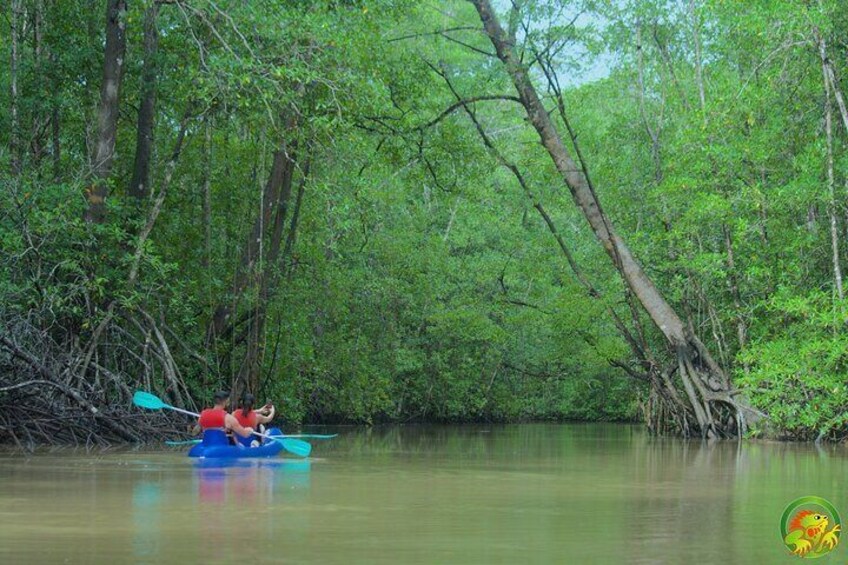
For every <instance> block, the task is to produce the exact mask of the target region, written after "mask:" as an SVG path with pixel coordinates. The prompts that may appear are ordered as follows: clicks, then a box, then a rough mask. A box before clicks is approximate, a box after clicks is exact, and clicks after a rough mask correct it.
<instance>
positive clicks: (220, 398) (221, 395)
mask: <svg viewBox="0 0 848 565" xmlns="http://www.w3.org/2000/svg"><path fill="white" fill-rule="evenodd" d="M229 397H230V393H229V392H228V391H226V390H219V391H218V392H216V393H215V397H214V398H215V404H220V403H222V402H224V401H225V400H227V399H228V398H229Z"/></svg>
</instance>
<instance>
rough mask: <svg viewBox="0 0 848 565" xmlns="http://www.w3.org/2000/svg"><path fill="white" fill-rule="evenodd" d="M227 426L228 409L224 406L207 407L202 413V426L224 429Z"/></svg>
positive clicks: (206, 428)
mask: <svg viewBox="0 0 848 565" xmlns="http://www.w3.org/2000/svg"><path fill="white" fill-rule="evenodd" d="M226 427H227V411H226V410H224V409H223V408H207V409H206V410H204V411H203V412H201V413H200V428H201V429H203V430H215V429H217V430H223V429H225V428H226Z"/></svg>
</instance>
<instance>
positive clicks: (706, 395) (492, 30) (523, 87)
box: [471, 0, 758, 437]
mask: <svg viewBox="0 0 848 565" xmlns="http://www.w3.org/2000/svg"><path fill="white" fill-rule="evenodd" d="M471 2H472V3H473V4H474V6H475V7H476V9H477V12H478V14H479V15H480V19H481V21H482V23H483V27H484V29H485V32H486V34H487V35H488V37H489V39H490V40H491V43H492V45H493V46H494V48H495V50H496V52H497V55H498V58H499V59H500V60H501V61H502V62H503V64H504V65H505V67H506V70H507V72H508V74H509V76H510V78H511V79H512V82H513V85H514V86H515V88H516V90H517V91H518V95H519V98H520V99H521V102H522V104H523V106H524V108H525V110H526V112H527V117H528V119H529V122H530V123H531V125H532V126H533V127H534V128H535V129H536V131H537V133H538V134H539V137H540V140H541V142H542V145H543V146H544V147H545V149H546V150H547V151H548V154H549V155H550V157H551V159H552V160H553V163H554V165H555V166H556V168H557V170H558V171H559V173H560V174H561V175H562V178H563V180H564V182H565V184H566V185H567V186H568V188H569V191H570V192H571V195H572V198H573V199H574V202H575V203H576V204H577V206H578V207H579V208H580V210H581V211H582V212H583V215H584V216H585V217H586V220H587V221H588V223H589V225H590V227H591V228H592V231H593V232H594V234H595V236H596V237H597V238H598V240H599V241H600V242H601V244H602V245H603V247H604V250H605V251H606V252H607V254H608V255H609V257H610V259H611V260H612V262H613V264H614V265H615V267H616V269H618V271H619V273H620V274H621V276H622V277H623V278H624V280H625V281H626V283H627V284H628V285H629V286H630V288H631V289H632V291H633V293H634V294H635V295H636V297H637V298H638V299H639V302H640V303H641V304H642V306H643V307H644V308H645V310H646V311H647V313H648V315H649V316H650V317H651V319H652V320H653V322H654V323H655V324H656V326H657V327H658V328H659V330H660V331H661V332H662V333H663V335H664V336H665V337H666V339H667V340H668V342H669V343H670V345H671V347H672V348H673V350H674V352H675V355H676V358H677V372H678V376H679V377H680V379H681V383H682V386H683V389H684V391H685V392H686V396H687V397H688V400H689V408H690V409H691V410H692V411H693V412H694V413H695V417H696V420H697V424H698V429H699V431H700V433H701V434H702V435H703V436H705V437H717V436H719V435H731V434H732V433H734V430H730V429H727V428H726V426H727V425H726V424H725V421H724V420H723V419H722V418H720V417H716V415H714V412H715V411H716V410H717V409H719V408H720V406H723V407H730V408H731V409H732V411H733V416H734V417H735V421H736V422H735V424H736V431H739V432H744V431H745V430H746V429H747V425H748V423H749V422H750V420H751V419H754V418H755V417H756V416H757V414H758V413H757V412H756V410H754V409H753V408H750V407H749V406H748V405H747V404H746V403H745V402H744V401H743V400H742V399H739V398H734V396H733V395H735V394H736V391H733V390H731V389H730V387H729V386H726V385H725V383H726V382H727V380H726V377H725V376H724V374H723V372H722V370H721V368H720V367H719V366H718V364H717V363H716V362H715V361H714V360H713V358H712V356H711V355H710V354H709V352H708V351H707V350H706V347H704V345H703V343H702V342H701V341H700V339H698V337H697V336H695V335H694V334H692V333H691V332H689V331H688V330H687V329H686V326H685V324H684V323H683V321H682V320H681V318H680V317H679V316H678V315H677V313H676V312H675V311H674V309H673V308H672V307H671V305H670V304H669V303H668V302H667V301H666V300H665V297H664V296H663V295H662V294H661V293H660V291H659V290H658V289H657V287H656V286H655V285H654V283H653V281H652V280H651V279H650V278H649V277H648V275H647V274H646V273H645V271H644V269H643V268H642V266H641V265H640V264H639V262H638V261H637V260H636V258H635V257H633V255H632V253H631V252H630V249H629V248H628V247H627V245H626V244H625V243H624V241H623V240H622V239H621V238H620V237H619V236H618V235H617V234H616V233H615V231H614V230H613V228H612V225H611V224H610V223H609V221H608V219H607V217H606V216H605V214H604V212H603V210H602V209H601V206H600V202H599V200H598V198H597V196H596V194H595V193H594V190H592V188H591V186H590V185H589V183H588V182H587V178H586V176H585V175H584V173H583V170H582V169H581V167H579V166H578V165H577V164H576V163H575V162H574V160H573V159H572V158H571V155H570V153H569V151H568V149H567V148H566V146H565V144H564V143H563V141H562V139H561V138H560V136H559V133H558V132H557V130H556V128H555V127H554V125H553V122H552V121H551V118H550V116H549V114H548V113H547V111H546V109H545V107H544V105H543V104H542V101H541V100H540V99H539V97H538V95H537V93H536V90H535V88H534V87H533V84H532V82H531V80H530V76H529V74H528V72H527V70H526V69H525V68H524V66H523V65H522V63H521V62H520V60H519V59H518V57H517V55H516V54H515V52H514V50H513V44H514V40H513V39H512V38H509V37H507V36H506V34H505V33H504V31H503V29H502V28H501V26H500V24H499V22H498V20H497V18H496V15H495V13H494V11H493V10H492V7H491V5H490V3H489V1H488V0H471Z"/></svg>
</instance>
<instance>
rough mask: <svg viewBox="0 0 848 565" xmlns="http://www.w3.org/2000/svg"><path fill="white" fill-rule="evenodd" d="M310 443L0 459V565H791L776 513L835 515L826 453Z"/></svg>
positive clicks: (583, 427) (541, 432) (488, 431)
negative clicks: (302, 454)
mask: <svg viewBox="0 0 848 565" xmlns="http://www.w3.org/2000/svg"><path fill="white" fill-rule="evenodd" d="M309 431H313V432H315V431H317V432H320V433H328V432H338V433H339V434H340V435H339V437H337V438H335V439H331V440H313V441H312V444H313V447H314V449H313V453H312V457H311V458H310V459H308V460H296V459H291V458H287V457H282V456H280V457H278V458H276V459H273V460H264V461H253V462H246V463H243V464H239V465H235V466H228V467H224V466H210V465H206V464H204V465H203V466H198V465H197V464H196V463H195V462H193V461H191V460H189V459H188V458H187V457H185V451H186V449H185V448H166V447H164V446H163V447H162V448H158V449H154V448H151V447H149V446H148V447H146V448H144V449H135V450H131V449H121V450H109V451H105V452H102V451H98V452H86V451H83V450H53V451H44V452H38V453H37V454H35V455H33V456H29V457H24V456H22V455H21V454H16V453H14V452H9V451H7V452H2V453H0V563H3V564H18V563H184V564H188V563H228V564H229V563H233V564H235V563H241V564H248V563H249V564H251V565H253V564H256V563H265V562H268V563H322V564H332V563H386V564H389V563H391V564H401V563H463V564H465V563H481V564H483V563H485V564H489V563H520V564H524V563H674V564H687V565H701V564H707V563H721V564H724V563H769V564H771V563H775V564H779V563H800V562H803V561H802V560H800V559H798V558H797V557H794V556H791V555H789V554H788V552H787V550H786V548H785V547H784V546H783V545H782V543H781V534H780V531H779V525H780V517H781V514H782V512H783V510H784V507H785V506H786V505H787V504H788V503H789V502H790V501H791V500H792V499H794V498H796V497H799V496H804V495H817V496H821V497H824V498H826V499H828V500H829V501H830V502H832V503H833V505H834V506H835V507H836V508H837V510H839V511H840V512H841V513H843V517H845V516H848V491H846V489H845V488H844V487H845V484H846V479H848V451H846V449H845V448H843V447H837V446H823V447H821V448H817V447H816V446H814V445H811V444H792V443H777V442H754V441H751V442H743V443H741V444H740V443H735V442H719V443H715V444H711V445H710V444H706V443H704V442H701V441H689V442H686V441H682V440H677V439H659V438H652V437H650V436H648V435H647V434H646V433H645V432H644V431H643V429H642V428H640V427H639V426H630V425H616V424H561V425H556V424H526V425H506V426H500V425H498V426H480V425H475V426H407V427H378V428H373V429H365V428H337V429H333V430H327V429H322V430H309ZM846 545H848V540H847V541H846ZM817 562H818V563H846V562H848V548H846V547H843V546H842V544H840V545H839V546H837V548H836V549H835V550H834V551H833V553H831V554H830V555H828V556H826V557H824V558H822V559H820V560H818V561H817Z"/></svg>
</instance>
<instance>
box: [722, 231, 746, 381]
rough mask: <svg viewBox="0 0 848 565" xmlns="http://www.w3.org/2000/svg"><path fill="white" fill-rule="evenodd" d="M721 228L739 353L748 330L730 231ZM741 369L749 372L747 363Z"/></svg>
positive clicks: (743, 347) (743, 345) (744, 343)
mask: <svg viewBox="0 0 848 565" xmlns="http://www.w3.org/2000/svg"><path fill="white" fill-rule="evenodd" d="M722 227H723V229H724V247H725V249H726V250H727V273H728V279H729V281H730V296H731V297H732V298H733V308H734V309H735V310H736V337H737V338H738V339H739V350H740V351H741V350H743V349H745V345H746V344H747V342H748V329H747V326H746V324H745V318H744V317H743V314H742V299H741V297H740V295H739V280H738V279H737V277H736V261H735V260H734V258H733V240H732V239H731V237H730V229H729V228H728V227H727V226H722ZM743 367H744V369H745V372H746V373H747V372H748V370H749V367H748V363H747V362H746V363H744V364H743Z"/></svg>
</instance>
